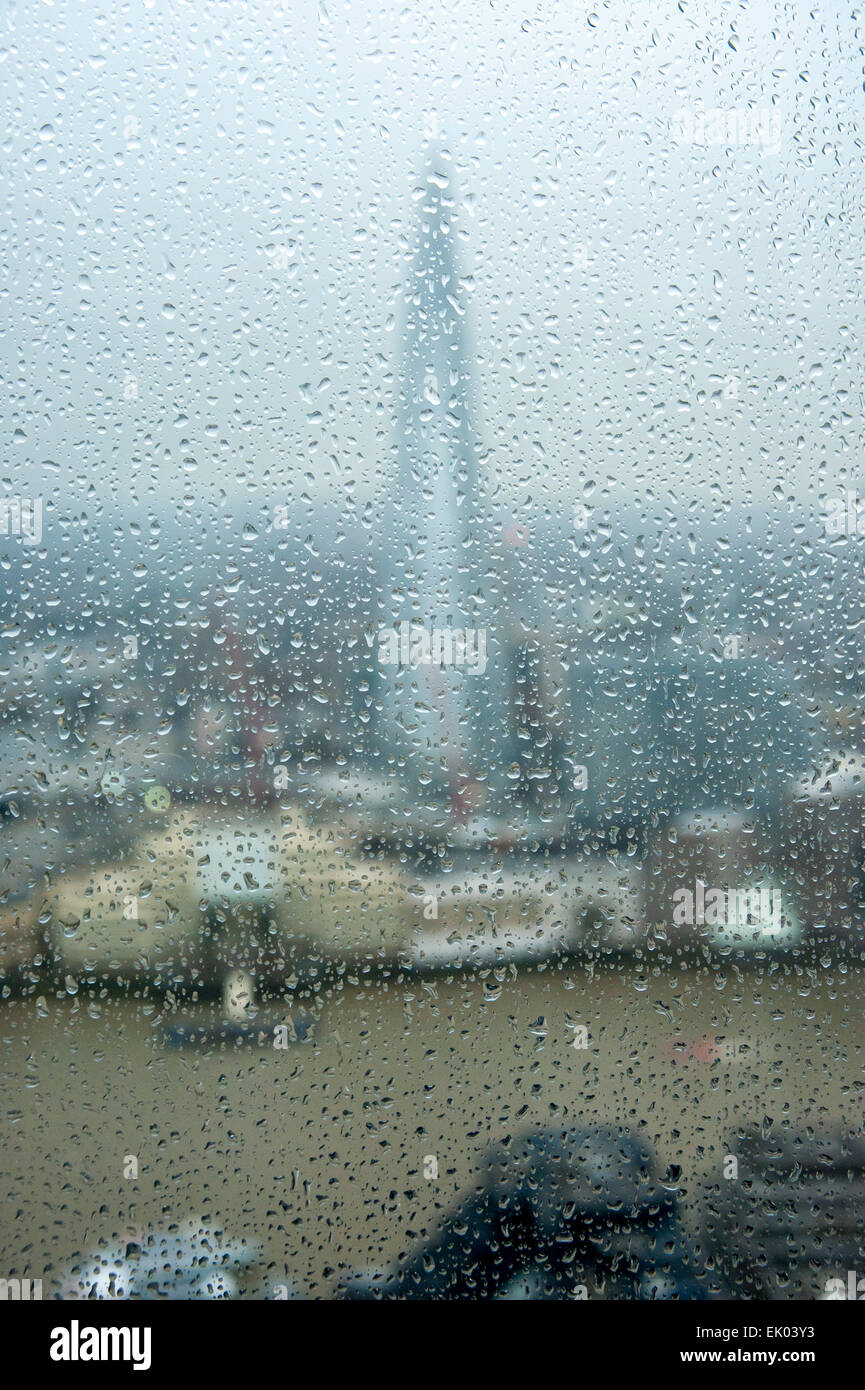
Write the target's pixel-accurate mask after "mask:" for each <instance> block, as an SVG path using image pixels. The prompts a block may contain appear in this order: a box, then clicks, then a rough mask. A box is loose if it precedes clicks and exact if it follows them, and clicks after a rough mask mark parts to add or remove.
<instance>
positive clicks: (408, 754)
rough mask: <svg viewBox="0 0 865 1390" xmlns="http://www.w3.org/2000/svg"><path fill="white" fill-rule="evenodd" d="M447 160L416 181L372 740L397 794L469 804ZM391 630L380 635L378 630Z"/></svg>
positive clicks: (460, 323)
mask: <svg viewBox="0 0 865 1390" xmlns="http://www.w3.org/2000/svg"><path fill="white" fill-rule="evenodd" d="M455 212H456V198H455V194H454V188H453V174H452V171H451V168H450V161H449V159H447V158H446V157H445V156H443V155H439V156H437V157H436V158H434V159H433V160H432V162H431V164H430V166H429V170H428V172H427V174H426V178H425V180H424V183H423V196H422V199H421V202H420V234H419V245H418V249H417V252H416V255H415V257H414V262H413V265H412V269H411V274H410V277H409V281H408V284H407V287H406V309H405V316H404V323H403V334H404V338H403V362H402V371H401V375H400V382H399V392H398V405H397V420H396V427H397V442H398V477H397V493H396V496H395V497H394V499H393V501H394V515H395V528H394V535H393V536H392V537H391V546H390V555H391V566H390V590H389V592H385V594H384V595H383V599H384V603H383V608H384V613H385V614H386V617H385V623H386V624H389V625H390V626H389V628H388V629H387V633H386V632H384V631H383V632H382V633H380V634H379V636H380V638H381V641H382V646H381V649H380V657H381V660H382V675H383V681H382V685H381V687H380V689H381V698H382V710H383V726H382V732H383V735H384V737H383V743H384V746H385V747H387V748H389V749H390V750H392V756H393V758H394V761H395V762H396V765H397V769H398V771H399V772H400V773H401V775H402V777H403V778H404V780H405V782H406V783H407V785H411V784H419V785H420V787H421V788H422V789H429V793H430V795H431V796H432V797H433V798H434V799H440V798H441V797H443V796H445V795H449V797H450V799H451V805H452V807H453V809H454V810H455V811H456V812H457V813H458V814H459V813H462V812H465V813H467V812H468V811H469V810H470V809H471V806H472V797H473V793H472V786H473V782H474V779H476V778H477V777H478V776H481V777H483V775H484V774H483V769H482V757H481V748H482V743H481V719H480V718H479V716H480V715H482V713H483V706H484V691H485V688H486V682H487V677H486V674H485V672H486V665H487V650H486V637H487V634H486V631H485V628H484V626H483V624H484V609H483V603H482V602H481V603H480V604H479V603H478V576H479V574H480V573H481V571H482V569H483V545H482V536H481V529H482V528H481V525H480V517H479V506H478V476H477V450H476V441H475V434H474V428H473V422H472V413H471V394H472V376H471V367H470V363H469V357H468V353H467V349H466V333H465V326H464V323H465V320H464V315H465V306H464V303H463V300H464V293H463V289H462V287H461V284H460V278H459V271H458V268H457V261H456V255H455V248H454V238H455V226H454V217H455ZM388 633H389V634H390V637H388V635H387V634H388Z"/></svg>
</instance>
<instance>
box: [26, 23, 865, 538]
mask: <svg viewBox="0 0 865 1390" xmlns="http://www.w3.org/2000/svg"><path fill="white" fill-rule="evenodd" d="M0 26H2V32H3V35H4V37H3V50H4V53H3V57H4V61H3V63H2V64H0V72H2V74H3V90H4V102H5V119H4V136H5V139H4V157H3V177H4V179H5V182H6V189H5V192H6V199H7V208H8V215H7V217H6V219H4V221H5V224H6V230H5V237H6V248H5V249H6V256H5V258H4V263H5V266H6V267H7V271H6V274H7V278H6V293H5V302H4V312H3V315H2V338H3V347H2V353H3V356H2V362H3V371H4V378H5V387H6V401H7V410H6V412H5V427H4V469H3V472H2V477H3V478H5V479H7V480H9V481H8V484H7V485H11V486H12V487H13V488H17V489H20V490H22V491H24V490H25V487H26V489H27V490H29V492H31V493H36V492H41V493H42V494H43V495H45V496H46V497H53V498H54V499H55V500H56V501H57V502H58V504H59V505H63V506H64V507H73V508H77V509H79V510H80V509H81V508H86V507H99V506H108V507H109V508H116V509H118V514H124V512H125V510H128V509H129V507H131V506H133V505H135V504H138V505H139V506H140V505H144V506H145V507H150V506H151V505H152V506H154V507H157V508H163V507H168V506H172V507H176V506H179V505H183V503H182V499H183V498H184V495H185V496H186V497H187V498H191V499H195V501H196V502H202V501H205V500H206V501H207V502H208V503H209V504H211V505H212V504H213V503H216V502H218V501H219V499H220V497H221V495H222V494H224V495H225V505H227V506H230V505H231V503H232V501H234V500H237V499H239V498H243V499H244V500H251V501H253V502H256V501H258V502H260V503H261V504H262V505H270V504H271V503H277V502H280V501H283V500H285V499H286V498H288V499H291V498H293V497H296V496H301V495H303V494H307V495H310V496H317V495H321V494H322V493H324V494H327V493H334V494H336V493H339V492H341V491H344V490H345V489H346V488H351V489H353V490H354V493H355V494H356V495H357V496H358V497H360V498H366V497H368V496H370V495H371V496H375V495H378V494H380V493H381V492H383V490H384V489H385V487H386V485H387V479H388V478H390V477H391V476H392V473H393V468H394V456H393V444H394V411H393V400H392V389H393V381H394V374H395V372H397V371H398V370H399V362H400V348H401V336H400V331H401V307H400V297H399V290H400V287H401V284H402V283H403V280H404V276H405V271H406V265H407V258H408V256H409V255H410V254H411V253H412V251H413V248H414V244H415V239H416V232H417V202H418V192H419V189H420V188H421V187H422V174H423V171H424V166H425V159H426V154H425V151H426V150H428V148H429V147H430V145H431V143H433V142H434V140H437V141H438V143H439V144H440V145H441V146H443V147H444V148H445V149H446V150H447V151H449V152H450V154H451V155H452V158H453V165H454V168H455V171H456V177H455V185H456V187H457V189H458V192H459V194H460V198H461V204H462V206H461V211H460V215H459V218H458V222H459V228H460V238H459V256H460V260H461V264H462V270H463V273H464V277H465V284H464V295H465V304H466V309H467V316H468V325H469V335H470V341H471V342H472V343H473V344H474V348H475V351H476V355H477V395H478V400H479V407H480V408H479V413H478V420H477V425H478V432H479V436H480V442H481V447H482V451H483V455H484V459H485V464H484V466H485V469H486V471H487V475H488V478H489V480H490V481H491V482H492V483H493V486H494V487H495V488H497V489H498V496H499V499H500V501H501V505H502V506H503V508H505V509H510V510H512V511H513V512H514V514H519V515H531V513H532V512H533V511H536V510H537V509H544V508H549V509H550V510H553V511H555V510H559V509H562V508H568V507H569V506H570V504H571V502H572V500H573V499H575V498H581V497H583V496H584V495H586V485H589V495H590V497H591V499H592V501H593V502H595V503H598V502H599V500H601V499H604V498H606V500H608V501H609V502H612V503H613V504H615V503H616V502H617V501H621V500H628V501H631V502H633V501H637V502H640V503H641V505H644V506H645V507H646V510H647V511H648V512H650V513H652V514H657V513H658V512H659V510H661V509H663V508H666V507H670V506H674V507H675V508H677V509H683V510H686V509H687V505H688V503H689V502H692V503H693V502H696V504H697V506H698V508H700V507H706V508H710V509H718V510H719V511H722V510H723V509H724V508H725V507H726V506H727V505H728V504H730V503H732V504H733V505H734V506H736V507H739V506H741V505H743V504H745V505H749V504H750V505H751V506H754V507H757V508H763V507H766V506H778V505H780V506H784V505H785V502H784V500H783V499H784V498H785V497H789V496H795V497H797V498H798V499H799V500H800V502H802V503H804V504H805V505H809V499H813V509H814V512H815V513H817V512H818V511H819V510H820V507H819V504H818V501H817V498H818V496H820V495H822V494H824V493H826V492H827V491H828V492H829V493H830V494H831V493H833V492H834V491H836V490H837V488H838V487H839V486H843V485H844V484H845V483H848V484H849V485H851V486H852V485H855V483H856V482H857V481H858V478H857V470H858V469H859V468H860V459H861V449H860V442H861V432H860V417H861V410H862V400H861V380H862V333H861V327H862V308H863V299H865V289H863V282H862V276H861V265H862V250H863V245H865V242H863V236H865V220H863V197H862V194H863V173H862V151H861V142H860V140H859V139H857V137H856V133H855V128H854V127H855V122H856V120H857V118H858V119H860V120H861V113H862V110H863V90H862V53H861V48H862V21H861V20H859V21H857V20H855V19H853V18H851V13H850V11H849V10H847V11H842V10H840V9H836V8H835V7H834V6H832V5H830V4H828V3H820V4H819V5H816V6H815V7H813V9H811V10H810V11H809V10H808V7H807V6H803V5H801V4H798V3H797V4H792V3H791V4H770V3H767V2H764V0H761V3H755V2H754V0H751V3H744V4H736V3H729V0H724V2H723V3H721V0H713V3H709V4H693V3H685V0H683V3H681V4H675V3H668V0H659V2H658V3H655V4H648V3H640V4H628V3H625V2H624V0H609V2H608V3H606V4H596V5H590V4H587V3H583V0H571V2H570V3H559V4H548V3H547V4H535V3H532V0H504V3H499V0H496V2H495V3H467V2H466V0H445V3H436V4H434V5H433V4H424V3H417V2H416V3H412V4H396V3H391V0H378V3H374V4H372V3H369V2H368V0H341V3H337V2H336V0H326V3H325V4H316V3H310V2H309V0H293V2H292V3H291V4H290V5H288V4H282V5H280V4H276V3H273V0H261V2H260V3H241V0H224V2H221V0H210V2H209V3H205V2H204V0H195V3H183V2H182V0H173V3H169V2H168V0H152V3H147V0H132V2H131V3H112V4H110V5H109V4H106V3H100V2H99V0H58V3H42V0H27V3H26V4H16V5H12V6H9V7H8V8H7V10H6V13H5V14H4V15H3V17H2V20H0ZM749 107H750V109H751V112H752V116H751V118H749V119H751V121H752V126H753V129H757V127H756V126H755V125H754V124H753V123H754V122H755V121H756V120H757V118H758V117H759V115H760V113H767V114H768V113H770V112H774V113H777V116H778V119H779V122H780V124H779V138H778V142H777V147H771V148H770V147H767V146H766V145H765V143H764V144H762V145H761V144H760V143H759V142H758V143H753V142H752V143H750V144H748V143H747V139H746V141H745V143H739V144H734V145H729V144H725V143H716V144H687V143H682V141H681V139H678V140H677V135H676V130H677V126H676V122H677V119H680V117H681V113H682V112H683V111H685V112H690V113H697V114H699V112H700V111H701V110H703V111H709V112H711V110H712V109H714V108H723V109H724V110H731V109H732V110H736V111H740V112H745V111H747V109H748V108H749ZM746 129H747V127H746ZM430 137H433V139H432V140H431V139H430ZM46 460H48V461H50V462H51V464H52V465H53V466H51V467H47V466H46V465H45V461H46ZM845 470H846V472H845ZM25 479H26V485H25ZM861 483H862V485H861V486H860V493H861V494H862V495H865V478H862V479H861ZM591 484H595V485H596V486H595V489H594V491H592V488H591ZM697 515H699V511H698V513H697Z"/></svg>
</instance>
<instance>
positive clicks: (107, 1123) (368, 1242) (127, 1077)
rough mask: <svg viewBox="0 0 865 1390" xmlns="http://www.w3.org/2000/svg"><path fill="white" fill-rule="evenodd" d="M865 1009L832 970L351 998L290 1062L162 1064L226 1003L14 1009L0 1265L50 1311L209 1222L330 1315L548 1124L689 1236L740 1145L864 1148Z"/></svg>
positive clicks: (575, 965)
mask: <svg viewBox="0 0 865 1390" xmlns="http://www.w3.org/2000/svg"><path fill="white" fill-rule="evenodd" d="M863 1002H865V971H863V968H862V966H861V965H848V964H844V963H841V962H839V961H838V960H831V959H829V957H828V956H827V957H826V958H825V959H824V961H823V962H822V963H820V962H819V961H816V960H815V959H814V958H813V957H812V958H811V959H810V963H809V964H805V963H804V962H798V963H797V962H796V961H795V960H793V959H792V958H788V959H781V960H778V961H768V960H766V961H763V962H759V961H756V960H752V961H749V962H747V963H746V964H743V965H741V966H737V965H735V964H734V963H732V962H730V961H726V962H724V961H722V962H716V963H714V964H708V963H706V964H700V963H695V962H694V961H691V962H689V963H686V964H683V965H682V967H681V968H680V969H677V968H676V967H675V966H672V967H669V966H668V967H666V968H664V969H658V968H657V967H653V966H651V965H647V964H646V963H645V961H640V960H637V959H634V958H631V959H625V960H620V961H618V962H615V963H614V962H609V963H607V964H605V965H603V966H600V965H599V966H596V967H594V968H592V967H589V966H587V965H586V963H585V962H583V963H580V962H567V963H563V962H561V963H556V964H554V965H549V966H547V967H540V968H539V967H535V968H533V969H531V970H525V971H522V972H519V973H518V972H517V971H515V970H514V969H513V968H508V969H501V970H497V971H488V972H483V973H481V974H475V975H472V976H471V977H469V976H460V975H451V976H447V977H445V976H439V977H431V978H426V979H423V978H405V977H403V978H401V979H399V980H393V979H391V980H387V979H382V978H370V979H369V981H368V982H364V981H363V980H357V979H355V980H354V981H350V980H349V979H347V978H346V979H344V980H342V981H340V982H337V983H335V984H332V985H329V986H326V987H325V986H323V987H322V988H321V989H320V990H319V991H318V993H317V994H316V995H315V997H314V999H312V1000H309V999H308V1000H307V1001H306V1002H305V1003H303V1002H295V1004H294V1006H293V1007H294V1010H295V1012H296V1013H297V1012H298V1011H299V1010H301V1009H302V1008H304V1007H311V1008H312V1009H313V1011H314V1013H315V1014H316V1016H317V1025H316V1028H315V1030H314V1033H313V1036H312V1037H311V1038H310V1040H308V1041H306V1042H291V1043H290V1044H289V1046H288V1047H287V1048H286V1049H284V1050H283V1049H275V1048H274V1047H273V1045H272V1043H270V1042H269V1041H265V1042H264V1043H262V1044H260V1045H259V1044H258V1043H245V1044H244V1045H242V1046H238V1045H236V1044H219V1045H210V1046H206V1045H202V1044H197V1045H186V1046H181V1047H177V1046H167V1045H166V1042H165V1038H164V1034H163V1028H164V1025H165V1023H166V1021H168V1022H177V1020H178V1019H182V1020H184V1021H189V1020H194V1021H196V1022H198V1023H202V1022H205V1021H207V1020H208V1019H213V1018H216V1016H217V1013H218V1009H217V1006H216V1005H214V1004H199V1005H190V1004H184V1003H179V1004H178V1005H177V1006H176V1012H175V1013H174V1014H173V1015H169V1011H168V1008H167V1006H166V1003H165V1001H164V1000H162V999H154V1000H148V999H146V998H139V999H134V998H125V997H122V996H119V995H117V994H113V995H112V994H109V995H106V996H105V997H103V998H101V999H98V998H95V997H93V996H85V995H84V994H83V993H82V994H80V995H77V996H75V997H64V998H59V999H58V998H55V997H54V996H53V995H50V996H48V995H46V996H43V997H42V998H39V999H23V998H10V999H7V1000H6V1001H5V1002H4V1003H3V1005H2V1010H3V1012H2V1029H0V1036H2V1041H3V1049H4V1065H3V1069H2V1070H3V1080H2V1090H3V1109H4V1113H5V1115H6V1121H7V1138H6V1144H5V1162H4V1174H5V1180H4V1184H3V1186H4V1189H5V1191H4V1203H3V1211H4V1218H3V1225H2V1232H0V1246H2V1257H0V1264H2V1266H3V1267H4V1268H7V1269H8V1270H9V1271H10V1273H12V1272H17V1273H20V1274H22V1275H26V1274H30V1275H31V1276H32V1277H40V1276H41V1277H43V1279H44V1280H46V1281H47V1283H46V1296H48V1290H49V1288H50V1285H51V1282H52V1281H56V1280H57V1278H58V1272H59V1271H60V1270H62V1268H63V1267H64V1266H65V1265H66V1263H67V1262H68V1261H70V1260H71V1259H73V1257H75V1256H76V1255H80V1254H81V1252H83V1251H86V1250H89V1249H92V1248H94V1247H96V1246H97V1245H98V1244H99V1243H100V1241H102V1242H107V1243H109V1244H110V1243H112V1241H114V1240H116V1239H117V1237H118V1234H119V1233H121V1232H122V1231H124V1230H125V1229H127V1228H131V1227H136V1226H141V1225H147V1224H152V1225H154V1226H162V1227H164V1226H167V1225H169V1224H170V1223H171V1222H172V1221H182V1220H185V1219H186V1218H188V1217H197V1218H202V1219H204V1220H206V1221H208V1222H212V1223H214V1224H216V1225H219V1226H221V1227H222V1228H224V1229H225V1231H226V1232H227V1233H228V1234H229V1235H230V1236H232V1237H238V1236H244V1237H246V1238H247V1239H249V1240H254V1241H258V1242H260V1243H261V1246H262V1260H263V1267H264V1269H265V1275H264V1283H263V1287H264V1288H265V1290H266V1289H267V1288H268V1286H269V1285H270V1284H274V1285H275V1284H278V1283H280V1282H286V1281H287V1280H289V1279H290V1280H293V1281H294V1282H295V1285H296V1286H297V1287H298V1289H299V1290H301V1291H302V1292H304V1293H306V1294H307V1295H311V1296H314V1297H328V1296H329V1294H330V1291H331V1289H332V1286H333V1283H334V1280H335V1278H336V1277H337V1275H338V1274H339V1273H341V1272H343V1271H346V1270H351V1269H356V1268H365V1267H369V1266H380V1265H382V1264H384V1263H386V1262H387V1261H389V1260H391V1259H393V1258H394V1257H395V1256H397V1255H398V1254H399V1253H400V1252H401V1251H403V1250H405V1249H406V1248H408V1247H409V1246H411V1245H413V1244H414V1243H416V1242H417V1241H418V1239H419V1238H421V1237H422V1236H423V1235H424V1234H425V1233H428V1232H430V1231H431V1230H432V1229H433V1228H434V1226H435V1225H436V1223H437V1220H438V1218H439V1217H440V1216H441V1214H442V1213H443V1212H444V1211H445V1210H447V1209H448V1208H449V1207H450V1206H451V1205H452V1204H453V1202H454V1200H455V1198H456V1196H457V1194H458V1193H459V1192H461V1191H464V1190H465V1189H466V1188H468V1187H469V1186H470V1185H471V1184H472V1183H473V1182H474V1181H476V1179H477V1174H478V1171H479V1170H478V1163H479V1160H480V1158H481V1156H482V1154H483V1151H484V1150H485V1149H486V1148H487V1147H488V1146H489V1145H490V1144H491V1143H494V1142H496V1141H499V1140H501V1139H502V1137H503V1136H505V1135H507V1134H509V1133H513V1132H514V1131H516V1130H518V1129H521V1128H523V1127H525V1126H528V1125H531V1124H544V1125H546V1124H551V1123H552V1124H562V1125H565V1124H568V1123H594V1122H611V1123H613V1124H615V1125H617V1126H621V1127H623V1128H624V1127H632V1128H634V1129H636V1130H638V1131H639V1132H640V1133H641V1134H642V1136H643V1137H644V1138H645V1139H647V1140H648V1141H649V1142H650V1143H651V1145H652V1146H653V1147H654V1150H655V1152H656V1154H657V1158H658V1167H659V1172H660V1173H661V1174H666V1178H667V1181H668V1183H669V1185H670V1186H671V1187H673V1188H675V1189H676V1190H677V1191H678V1193H679V1195H680V1198H681V1201H682V1206H683V1214H684V1217H685V1220H686V1222H687V1223H689V1224H690V1225H691V1227H692V1228H693V1229H694V1230H696V1229H698V1225H699V1221H700V1214H701V1210H702V1204H703V1203H704V1202H705V1200H706V1198H707V1196H709V1195H710V1194H711V1192H712V1189H713V1187H714V1186H716V1185H717V1184H718V1183H719V1181H720V1180H721V1169H722V1164H723V1158H724V1155H725V1154H727V1153H729V1152H735V1143H734V1141H733V1140H732V1138H731V1136H733V1135H734V1134H735V1131H736V1129H737V1127H739V1126H747V1127H750V1126H752V1125H754V1124H762V1125H763V1126H764V1127H768V1126H771V1125H775V1126H780V1125H783V1124H784V1123H785V1122H789V1123H792V1124H794V1125H800V1124H803V1123H809V1124H812V1125H814V1126H815V1127H816V1128H817V1129H818V1130H823V1129H825V1130H828V1129H832V1128H837V1127H844V1128H855V1129H858V1128H859V1127H860V1125H861V1123H862V1108H863V1100H862V1096H863V1085H865V1074H863V1063H865V1030H863V1027H862V1012H863ZM285 1016H286V1014H285V1011H284V1010H281V1009H280V1008H279V1006H277V1007H276V1008H275V1009H272V1010H271V1011H270V1013H269V1017H271V1018H275V1019H279V1018H283V1017H285ZM580 1025H582V1026H583V1027H584V1028H585V1029H586V1031H587V1037H586V1038H585V1039H584V1041H585V1042H586V1046H584V1047H575V1046H574V1039H575V1038H577V1039H578V1041H580V1040H581V1039H580V1037H579V1034H578V1033H577V1032H576V1031H575V1030H576V1029H577V1028H578V1027H579V1026H580ZM127 1155H135V1156H136V1157H137V1159H138V1164H139V1176H138V1178H137V1180H130V1179H125V1178H124V1176H123V1170H124V1160H125V1158H126V1156H127ZM427 1155H435V1156H436V1158H437V1160H438V1178H437V1179H436V1180H435V1181H432V1180H427V1179H425V1178H424V1176H423V1168H424V1158H425V1156H427ZM55 1287H56V1284H55Z"/></svg>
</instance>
